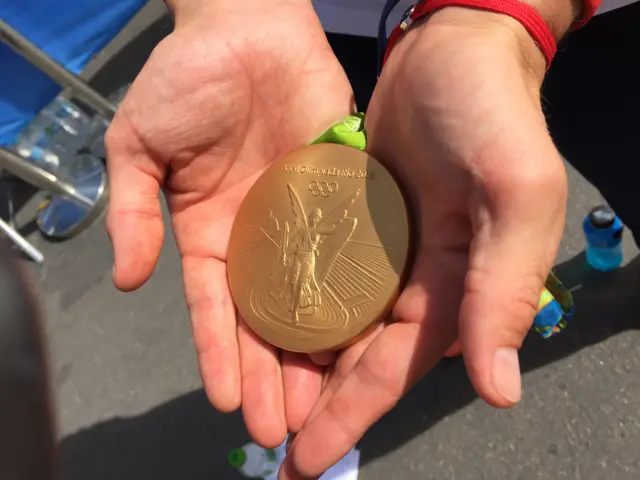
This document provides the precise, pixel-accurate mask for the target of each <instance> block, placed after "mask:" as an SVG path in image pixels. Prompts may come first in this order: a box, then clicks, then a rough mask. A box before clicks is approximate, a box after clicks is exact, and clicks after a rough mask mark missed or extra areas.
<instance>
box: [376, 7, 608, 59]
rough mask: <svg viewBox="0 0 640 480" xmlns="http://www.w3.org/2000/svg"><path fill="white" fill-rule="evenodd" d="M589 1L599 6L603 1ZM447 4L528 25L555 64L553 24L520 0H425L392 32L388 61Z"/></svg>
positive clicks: (409, 12)
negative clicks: (418, 22) (406, 36)
mask: <svg viewBox="0 0 640 480" xmlns="http://www.w3.org/2000/svg"><path fill="white" fill-rule="evenodd" d="M587 1H590V2H591V3H593V4H594V5H595V4H596V3H598V1H601V0H587ZM444 7H470V8H477V9H480V10H487V11H489V12H494V13H501V14H503V15H508V16H510V17H512V18H514V19H515V20H517V21H519V22H520V23H521V24H522V26H524V28H525V29H526V30H527V32H529V35H531V37H532V38H533V40H534V41H535V42H536V43H537V45H538V47H539V48H540V51H541V52H542V54H543V55H544V58H545V59H546V61H547V69H548V68H549V66H550V65H551V60H553V57H554V56H555V54H556V51H557V45H556V40H555V38H554V37H553V33H551V29H550V28H549V25H547V23H546V22H545V21H544V20H543V19H542V17H541V16H540V14H539V13H538V11H537V10H536V9H535V8H533V7H531V6H529V5H527V4H526V3H522V2H520V1H518V0H421V1H419V2H418V3H416V4H415V5H414V6H413V7H412V8H411V9H409V10H408V11H407V13H406V14H405V16H404V18H403V19H402V21H401V23H400V24H399V25H398V26H397V27H396V28H394V30H393V31H392V32H391V35H390V36H389V40H388V42H387V49H386V52H385V55H384V61H385V62H386V60H387V58H388V57H389V54H390V53H391V50H392V49H393V47H394V46H395V44H396V43H397V42H398V40H400V38H402V36H403V35H404V34H405V32H406V31H407V30H408V29H409V27H410V26H411V25H412V24H413V23H414V22H415V21H416V20H418V19H420V18H422V17H424V16H426V15H428V14H430V13H433V12H434V11H436V10H439V9H441V8H444ZM596 8H597V7H596ZM581 21H582V20H581Z"/></svg>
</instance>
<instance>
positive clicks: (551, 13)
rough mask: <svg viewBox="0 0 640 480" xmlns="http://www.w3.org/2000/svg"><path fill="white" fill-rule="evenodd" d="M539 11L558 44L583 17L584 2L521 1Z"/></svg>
mask: <svg viewBox="0 0 640 480" xmlns="http://www.w3.org/2000/svg"><path fill="white" fill-rule="evenodd" d="M520 1H522V2H523V3H526V4H527V5H529V6H530V7H533V8H534V9H536V10H537V12H538V13H539V14H540V16H541V17H542V18H543V20H544V21H545V22H547V25H549V28H550V29H551V33H553V36H554V38H555V39H556V42H559V41H560V40H562V38H563V37H564V36H565V34H566V33H567V32H568V31H569V29H570V28H571V26H572V25H573V24H574V23H575V22H576V21H577V20H579V19H580V18H582V15H583V9H584V0H520Z"/></svg>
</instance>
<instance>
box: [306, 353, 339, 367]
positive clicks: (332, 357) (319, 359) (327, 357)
mask: <svg viewBox="0 0 640 480" xmlns="http://www.w3.org/2000/svg"><path fill="white" fill-rule="evenodd" d="M336 356H337V355H336V352H321V353H310V354H309V358H311V361H312V362H313V363H315V364H316V365H321V366H323V367H326V366H327V365H331V364H332V363H333V362H335V361H336Z"/></svg>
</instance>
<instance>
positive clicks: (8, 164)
mask: <svg viewBox="0 0 640 480" xmlns="http://www.w3.org/2000/svg"><path fill="white" fill-rule="evenodd" d="M69 161H70V162H71V163H70V165H69V168H68V169H66V171H67V172H68V177H69V178H65V179H60V178H58V177H57V176H55V175H53V174H51V173H49V172H47V171H46V170H43V169H42V168H40V167H37V166H36V165H34V164H32V163H31V162H29V161H28V160H25V159H24V158H22V157H21V156H19V155H17V154H15V153H13V152H12V151H10V150H8V149H6V148H0V169H5V170H7V171H8V172H10V173H12V174H14V175H15V176H16V177H19V178H21V179H22V180H24V181H25V182H27V183H30V184H31V185H34V186H35V187H38V188H40V189H41V190H44V191H45V192H49V193H51V194H52V197H51V199H50V200H48V201H47V202H46V203H45V204H44V206H42V207H41V208H40V209H39V211H38V219H37V223H38V227H40V230H41V231H42V233H44V234H45V235H48V236H50V237H54V238H69V237H72V236H74V235H76V234H77V233H79V232H80V231H82V230H84V229H85V228H87V227H89V226H90V225H91V224H92V223H93V222H94V221H95V220H96V219H98V218H99V217H100V215H101V214H102V213H103V212H104V211H105V209H106V206H107V200H108V198H109V188H108V183H107V173H106V171H105V168H104V165H103V164H102V162H101V161H100V160H98V159H97V158H95V157H92V156H90V155H79V156H76V157H74V158H73V159H70V160H69Z"/></svg>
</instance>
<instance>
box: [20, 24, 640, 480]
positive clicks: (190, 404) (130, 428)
mask: <svg viewBox="0 0 640 480" xmlns="http://www.w3.org/2000/svg"><path fill="white" fill-rule="evenodd" d="M149 18H150V19H151V21H148V22H144V21H143V22H141V23H140V24H139V25H141V26H139V27H138V28H139V32H133V33H131V32H129V33H128V35H130V36H129V37H127V38H126V39H125V40H123V41H122V45H120V47H121V46H123V45H124V46H126V45H131V44H134V45H135V47H136V48H135V49H134V50H133V53H132V54H131V55H132V56H129V57H127V58H128V60H126V59H117V58H116V59H115V60H114V61H113V63H112V65H111V66H110V67H109V66H107V67H105V68H104V69H102V68H100V69H96V73H95V75H92V77H93V79H94V83H95V84H96V85H97V86H98V87H99V88H101V89H103V90H104V89H107V88H110V87H109V85H110V86H111V87H115V86H117V85H116V84H118V83H120V84H121V83H126V82H127V81H129V80H130V78H132V75H135V71H136V69H137V68H139V65H140V64H141V62H143V61H144V58H146V55H148V53H149V51H150V49H151V48H152V47H153V44H154V43H155V42H157V41H158V40H159V39H160V38H161V37H162V36H163V35H164V34H166V33H167V32H168V31H169V29H170V24H169V23H168V21H167V19H166V18H165V19H163V18H160V19H159V20H158V18H154V17H149ZM140 32H145V35H144V36H143V37H138V36H137V34H138V33H140ZM113 48H114V50H113V51H114V52H117V51H119V47H118V46H117V45H116V46H114V47H113ZM116 57H117V55H116ZM131 58H134V60H133V61H132V60H131ZM114 65H115V67H114ZM569 181H570V199H569V204H568V208H569V218H568V223H567V227H566V231H565V236H564V240H563V243H562V248H561V251H560V253H559V256H558V262H557V263H558V273H559V274H560V276H561V278H563V279H564V280H565V281H566V282H567V283H569V284H570V285H571V286H572V287H573V288H574V294H575V297H576V302H577V313H576V317H575V320H574V321H573V324H572V325H571V326H570V328H569V329H568V330H567V331H566V332H565V333H564V334H563V335H561V336H560V337H558V338H556V339H552V340H548V341H543V340H541V339H539V338H537V337H536V336H533V335H532V336H531V337H530V338H529V339H528V340H527V342H526V344H525V347H524V349H523V350H522V354H521V363H522V368H523V372H524V378H523V387H524V398H523V401H522V402H521V404H520V405H519V406H518V407H517V408H515V409H513V410H510V411H498V410H494V409H491V408H489V407H487V406H485V405H484V404H483V403H482V402H481V401H480V400H478V399H477V397H476V395H475V394H474V393H473V390H472V389H471V387H470V384H469V382H468V380H467V378H466V375H465V371H464V366H463V364H462V362H461V361H460V360H449V361H444V362H443V363H442V364H441V365H440V366H439V367H438V368H437V369H436V370H435V371H434V372H432V373H431V374H430V375H428V376H427V377H426V378H425V379H424V380H423V381H421V382H420V383H419V384H418V385H417V387H416V388H415V389H414V390H413V391H412V392H411V393H410V394H409V395H408V396H407V397H406V398H405V399H404V400H403V401H402V402H401V403H400V404H399V405H398V407H397V408H395V409H394V410H393V411H392V412H391V413H389V414H388V415H387V416H386V417H384V418H383V419H382V420H381V421H380V422H379V423H378V424H377V425H376V426H375V427H374V428H373V429H371V430H370V432H369V433H367V435H366V436H365V438H364V439H363V440H362V442H361V444H360V448H361V449H362V468H361V476H360V478H361V479H362V480H392V479H402V480H413V479H416V480H417V479H430V480H431V479H433V480H478V479H487V480H498V479H506V480H512V479H513V480H533V479H553V480H556V479H565V478H566V479H576V480H604V479H605V478H609V479H612V480H634V479H637V478H640V476H639V475H640V453H639V452H638V449H637V446H636V444H635V442H636V441H640V413H639V412H640V375H639V374H638V370H639V368H640V333H638V332H637V329H638V327H639V326H640V321H639V320H638V313H639V312H640V308H638V307H639V306H640V299H639V298H638V297H637V295H636V292H637V289H638V286H639V285H640V280H639V276H640V260H638V261H635V260H634V257H635V255H636V253H637V251H636V249H635V246H634V245H633V244H632V242H631V238H630V237H629V238H627V239H626V243H625V249H626V253H627V260H628V261H627V265H625V267H624V268H622V269H621V270H619V271H618V272H615V273H614V274H611V275H596V276H593V275H590V274H588V272H586V270H585V268H584V260H583V258H582V257H581V256H580V254H581V251H582V249H583V239H582V233H581V225H580V224H581V221H582V218H583V216H584V214H585V213H586V212H587V211H588V210H589V209H590V208H591V207H592V206H594V205H596V204H598V203H599V202H600V201H601V199H600V197H599V195H598V193H597V192H596V191H595V189H593V188H592V187H591V186H590V185H589V184H588V183H587V182H586V181H585V180H584V179H583V178H582V177H581V176H580V175H579V174H578V173H576V172H575V171H574V170H573V169H572V168H571V167H569ZM30 238H31V239H32V240H33V241H34V242H35V243H36V244H37V245H38V246H39V247H40V248H41V249H42V250H43V252H44V253H45V255H46V261H45V263H44V264H43V265H42V266H33V265H31V270H33V273H34V275H35V277H36V279H37V280H38V281H39V284H40V285H41V292H42V301H43V304H44V305H45V308H46V312H47V319H48V323H47V326H48V335H49V339H50V345H51V356H52V364H53V372H54V386H55V393H56V401H57V412H58V426H59V434H60V449H61V455H62V458H63V466H64V476H63V478H64V479H65V480H86V479H91V480H107V479H108V480H114V479H117V480H127V479H136V480H143V479H149V480H152V479H153V480H174V479H179V480H183V479H184V480H187V479H188V480H200V479H202V480H213V479H225V480H226V479H230V480H233V479H235V478H239V477H238V476H237V474H236V473H235V472H233V471H232V469H230V468H229V467H227V466H226V453H227V451H228V450H229V449H230V448H233V447H236V446H239V445H241V444H242V443H243V442H245V441H247V440H248V437H247V435H246V431H245V429H244V427H243V424H242V419H241V415H240V414H239V413H234V414H231V415H222V414H219V413H217V412H215V411H214V410H213V409H212V408H211V407H209V405H208V404H207V401H206V398H205V396H204V394H203V393H202V391H201V388H200V378H199V375H198V371H197V366H196V359H195V354H194V352H193V348H192V341H191V332H190V327H189V322H188V315H187V311H186V308H185V304H184V299H183V297H182V287H181V281H180V276H181V271H180V262H179V255H178V252H177V250H176V247H175V243H174V240H173V238H172V237H171V235H170V234H169V235H167V237H166V241H165V245H164V249H163V252H162V256H161V260H160V263H159V265H158V267H157V269H156V271H155V273H154V276H153V278H152V279H151V281H150V282H149V283H148V284H147V285H145V286H144V287H143V288H142V289H140V290H139V291H137V292H135V293H130V294H123V293H119V292H117V291H116V290H115V289H114V287H113V285H112V283H111V269H112V260H113V259H112V252H111V249H110V244H109V240H108V238H107V236H106V233H105V230H104V223H103V221H101V222H99V223H98V224H96V225H95V226H94V227H93V228H91V229H90V230H89V231H87V232H85V233H83V234H82V235H80V236H78V237H77V238H74V239H72V240H69V241H67V242H63V243H48V242H47V241H45V240H43V239H42V238H40V237H39V236H38V235H37V234H35V233H33V234H32V235H30ZM636 342H639V343H636Z"/></svg>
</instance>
